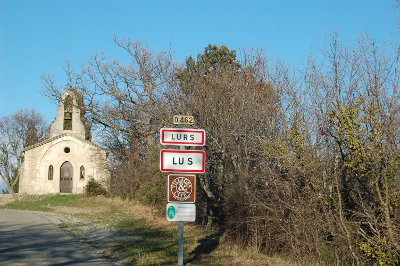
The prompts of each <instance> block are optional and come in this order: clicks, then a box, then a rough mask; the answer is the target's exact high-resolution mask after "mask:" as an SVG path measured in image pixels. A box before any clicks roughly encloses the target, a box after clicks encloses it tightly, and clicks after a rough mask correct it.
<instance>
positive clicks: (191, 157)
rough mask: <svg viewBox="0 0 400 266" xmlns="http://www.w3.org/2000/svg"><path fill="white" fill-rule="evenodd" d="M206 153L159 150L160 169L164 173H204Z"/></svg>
mask: <svg viewBox="0 0 400 266" xmlns="http://www.w3.org/2000/svg"><path fill="white" fill-rule="evenodd" d="M205 160H206V153H205V152H204V151H199V150H161V154H160V168H161V172H164V173H168V172H170V173H172V172H173V173H204V171H205Z"/></svg>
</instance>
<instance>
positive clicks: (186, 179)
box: [167, 174, 196, 203]
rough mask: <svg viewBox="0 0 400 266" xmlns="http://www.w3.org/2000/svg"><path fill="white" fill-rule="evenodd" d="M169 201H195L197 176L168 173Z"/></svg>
mask: <svg viewBox="0 0 400 266" xmlns="http://www.w3.org/2000/svg"><path fill="white" fill-rule="evenodd" d="M167 189H168V191H167V200H168V202H180V203H194V202H195V201H196V176H195V175H183V174H172V175H168V186H167Z"/></svg>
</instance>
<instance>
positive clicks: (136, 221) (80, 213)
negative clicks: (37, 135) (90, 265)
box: [0, 195, 291, 265]
mask: <svg viewBox="0 0 400 266" xmlns="http://www.w3.org/2000/svg"><path fill="white" fill-rule="evenodd" d="M0 208H12V209H21V210H34V211H45V212H53V213H56V214H60V215H63V216H64V217H70V218H71V219H69V218H66V219H65V221H64V222H63V223H61V225H60V226H61V227H62V228H63V229H65V230H67V231H69V232H71V233H72V234H74V235H75V236H77V237H81V238H83V239H84V240H86V241H87V242H88V243H89V244H92V245H94V246H97V247H100V248H102V249H103V250H104V253H105V255H107V256H109V257H112V258H113V259H115V260H118V261H120V262H122V263H123V264H127V265H132V264H135V265H136V264H139V265H173V264H176V262H177V249H178V247H177V244H178V225H177V223H170V222H167V221H166V219H165V218H163V216H162V215H163V214H162V213H159V211H157V210H155V209H152V208H151V207H148V206H145V205H143V204H141V203H139V202H133V201H123V200H121V199H118V198H104V197H85V196H83V195H45V196H26V197H25V198H24V199H23V200H21V201H19V202H14V203H9V204H7V205H4V206H0ZM72 221H79V222H72ZM82 221H83V222H82ZM110 232H111V233H110ZM93 234H95V235H94V236H93ZM90 235H92V236H91V237H90ZM93 239H95V240H96V241H95V240H93ZM184 261H185V263H190V264H191V265H230V264H234V265H291V264H288V263H287V262H284V261H282V260H280V259H279V258H270V257H267V256H265V255H263V254H260V253H255V252H250V251H247V250H243V249H240V248H238V247H236V246H232V245H230V244H229V243H224V241H223V240H222V238H221V236H219V235H217V234H214V233H213V232H209V231H206V230H204V229H203V228H201V227H200V226H197V225H195V224H193V223H185V227H184Z"/></svg>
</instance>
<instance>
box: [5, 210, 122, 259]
mask: <svg viewBox="0 0 400 266" xmlns="http://www.w3.org/2000/svg"><path fill="white" fill-rule="evenodd" d="M0 265H114V264H113V263H112V262H109V261H107V260H106V259H105V258H103V257H102V255H101V253H100V251H98V250H96V249H95V248H93V247H91V246H89V245H87V244H85V243H84V242H81V241H79V240H77V239H75V238H74V237H73V236H71V235H70V234H69V233H67V232H65V231H63V230H61V229H60V227H59V225H58V221H57V218H55V217H53V216H51V215H50V214H46V213H41V212H32V211H20V210H10V209H0Z"/></svg>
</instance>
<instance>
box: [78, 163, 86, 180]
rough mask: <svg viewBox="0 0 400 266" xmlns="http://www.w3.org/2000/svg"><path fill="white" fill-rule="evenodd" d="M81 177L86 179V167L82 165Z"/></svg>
mask: <svg viewBox="0 0 400 266" xmlns="http://www.w3.org/2000/svg"><path fill="white" fill-rule="evenodd" d="M79 176H80V179H81V180H84V179H85V167H84V166H83V165H82V166H81V169H80V175H79Z"/></svg>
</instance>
